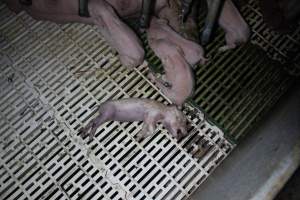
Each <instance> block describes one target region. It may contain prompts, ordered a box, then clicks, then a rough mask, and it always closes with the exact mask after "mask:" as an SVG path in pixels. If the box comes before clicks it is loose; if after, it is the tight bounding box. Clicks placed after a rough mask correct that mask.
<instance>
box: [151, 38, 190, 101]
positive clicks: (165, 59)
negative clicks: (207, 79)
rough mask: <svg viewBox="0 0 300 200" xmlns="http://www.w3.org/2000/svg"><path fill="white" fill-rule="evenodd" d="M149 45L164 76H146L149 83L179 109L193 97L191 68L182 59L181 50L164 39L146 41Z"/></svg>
mask: <svg viewBox="0 0 300 200" xmlns="http://www.w3.org/2000/svg"><path fill="white" fill-rule="evenodd" d="M148 40H149V45H150V47H151V48H152V49H153V51H154V52H155V54H156V55H157V56H158V57H159V58H160V60H161V61H162V64H163V67H164V71H165V74H164V75H163V76H162V77H161V78H158V77H155V76H154V75H153V74H152V73H150V74H149V75H148V76H149V78H150V79H151V81H153V82H155V84H156V85H157V86H158V87H159V88H160V89H161V90H162V92H163V93H164V94H165V95H166V96H167V97H168V98H169V99H170V100H171V101H172V102H173V103H174V104H176V105H177V106H179V107H181V106H182V104H183V103H184V102H185V101H186V99H187V98H189V97H190V96H192V95H193V93H194V85H195V79H194V74H193V71H192V68H191V67H190V65H189V64H188V63H187V61H186V60H185V58H184V53H183V51H182V49H181V48H179V47H177V46H176V45H174V44H173V43H171V42H170V41H168V40H165V39H158V40H155V39H150V38H149V39H148Z"/></svg>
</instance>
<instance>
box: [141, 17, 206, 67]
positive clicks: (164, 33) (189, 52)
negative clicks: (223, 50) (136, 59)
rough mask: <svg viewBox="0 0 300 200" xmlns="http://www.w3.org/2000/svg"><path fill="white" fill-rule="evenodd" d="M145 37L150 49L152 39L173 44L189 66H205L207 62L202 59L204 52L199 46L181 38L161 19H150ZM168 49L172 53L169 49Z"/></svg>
mask: <svg viewBox="0 0 300 200" xmlns="http://www.w3.org/2000/svg"><path fill="white" fill-rule="evenodd" d="M147 36H148V41H149V43H150V44H149V45H150V47H151V48H152V45H151V40H152V41H153V40H154V39H155V40H158V39H160V40H164V41H169V42H171V43H172V44H174V46H175V47H176V46H177V47H178V48H180V49H181V50H182V54H181V55H182V56H183V57H184V58H185V59H186V61H187V62H188V63H189V64H190V65H195V64H197V63H198V62H200V63H201V64H205V62H206V61H207V59H206V58H205V57H204V50H203V48H202V47H201V46H200V45H199V44H197V43H195V42H192V41H190V40H187V39H185V38H183V37H182V36H181V35H179V34H178V33H176V32H175V31H174V30H173V29H172V28H171V27H170V26H169V25H168V24H167V21H165V20H163V19H157V18H155V17H153V18H152V20H151V24H150V27H149V29H148V30H147ZM169 49H170V50H171V51H172V49H171V48H169ZM154 52H155V50H154ZM165 53H168V52H165Z"/></svg>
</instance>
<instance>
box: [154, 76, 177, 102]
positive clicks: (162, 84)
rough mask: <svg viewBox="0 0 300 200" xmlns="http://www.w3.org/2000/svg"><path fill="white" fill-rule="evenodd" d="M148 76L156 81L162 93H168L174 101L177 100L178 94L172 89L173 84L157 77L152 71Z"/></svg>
mask: <svg viewBox="0 0 300 200" xmlns="http://www.w3.org/2000/svg"><path fill="white" fill-rule="evenodd" d="M148 78H149V79H150V80H151V81H152V82H154V83H155V85H156V86H157V87H158V88H159V89H161V91H162V93H163V94H164V95H166V96H167V97H168V98H169V99H170V100H171V101H172V102H176V99H177V97H176V94H174V92H173V90H172V85H171V84H168V82H165V81H163V80H162V79H160V78H157V77H155V76H154V75H153V74H152V73H149V74H148Z"/></svg>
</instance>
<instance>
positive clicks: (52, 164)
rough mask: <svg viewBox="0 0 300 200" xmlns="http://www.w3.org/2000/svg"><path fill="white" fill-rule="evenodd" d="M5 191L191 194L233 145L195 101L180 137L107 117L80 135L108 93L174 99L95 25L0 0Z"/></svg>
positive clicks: (11, 194)
mask: <svg viewBox="0 0 300 200" xmlns="http://www.w3.org/2000/svg"><path fill="white" fill-rule="evenodd" d="M0 16H1V18H0V34H1V35H0V62H1V63H0V73H1V74H0V89H1V90H0V115H1V118H0V199H1V200H2V199H3V200H8V199H30V200H32V199H36V200H40V199H116V200H129V199H134V200H140V199H159V200H164V199H170V200H173V199H186V198H187V197H188V196H189V195H190V194H191V193H192V192H193V191H194V190H195V189H196V188H197V187H199V185H200V184H201V183H202V182H203V181H204V180H205V179H206V178H207V177H208V176H209V174H210V173H212V171H213V170H214V169H215V168H216V167H217V166H218V165H219V164H220V163H221V161H222V160H223V159H224V158H226V156H227V155H228V154H229V153H230V151H231V150H232V149H233V147H234V145H233V144H231V143H230V142H228V141H227V140H226V139H225V138H224V135H223V133H222V131H221V130H220V129H219V128H217V127H216V126H214V125H212V124H211V123H210V122H209V121H207V120H206V118H205V117H204V115H203V114H202V113H201V112H200V111H199V110H197V109H195V108H193V107H191V106H186V108H185V113H186V115H187V117H188V119H189V122H190V125H191V128H190V129H189V133H190V134H189V136H188V137H187V138H185V139H184V140H182V141H176V140H174V139H173V138H171V137H170V136H169V135H168V133H167V132H166V130H165V129H164V128H163V127H161V126H160V127H159V129H158V130H157V131H156V134H155V135H154V136H152V137H150V138H147V139H145V140H143V141H141V142H138V141H136V139H135V138H134V136H135V135H136V134H137V133H138V131H139V130H140V129H141V123H137V122H135V123H119V122H109V123H106V124H105V125H103V126H101V127H100V128H99V129H98V130H97V133H96V136H95V139H94V140H93V141H91V142H89V141H88V140H87V139H85V140H83V139H81V138H80V137H79V136H78V130H79V128H81V127H83V126H84V125H85V124H86V123H87V122H88V121H89V119H91V118H92V117H93V116H94V115H95V107H96V105H98V104H100V103H101V102H104V101H106V100H109V99H121V98H127V97H140V98H150V99H155V100H157V101H160V102H163V103H166V104H168V100H167V99H166V98H165V97H164V96H163V95H162V94H161V93H160V92H159V91H158V90H157V88H155V87H154V86H153V85H152V84H151V83H150V82H149V81H148V80H147V79H146V78H145V76H146V74H147V71H148V67H147V63H144V64H143V65H141V66H139V67H138V68H136V69H134V70H127V69H126V68H124V67H123V66H121V64H120V62H119V60H118V58H117V57H116V56H115V55H114V53H113V52H112V51H111V49H110V48H109V46H108V45H107V44H106V43H105V41H104V40H103V39H102V38H101V35H100V34H99V32H98V30H97V28H96V27H92V26H88V25H83V24H67V25H57V24H54V23H50V22H38V21H35V20H33V19H32V18H30V17H29V16H28V15H27V14H25V13H20V14H19V15H17V16H15V15H14V14H13V13H11V12H10V11H9V10H8V9H7V7H6V6H5V5H3V4H0Z"/></svg>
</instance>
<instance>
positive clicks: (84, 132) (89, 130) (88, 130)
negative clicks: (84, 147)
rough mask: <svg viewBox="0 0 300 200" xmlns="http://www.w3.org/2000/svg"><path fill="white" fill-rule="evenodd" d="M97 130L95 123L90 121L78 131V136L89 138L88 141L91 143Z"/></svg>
mask: <svg viewBox="0 0 300 200" xmlns="http://www.w3.org/2000/svg"><path fill="white" fill-rule="evenodd" d="M97 128H98V125H97V123H95V122H94V120H92V121H91V122H90V123H88V125H87V126H86V127H85V128H81V129H80V130H79V135H80V136H81V137H82V138H85V137H86V136H89V141H92V140H93V137H94V135H95V133H96V130H97Z"/></svg>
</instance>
